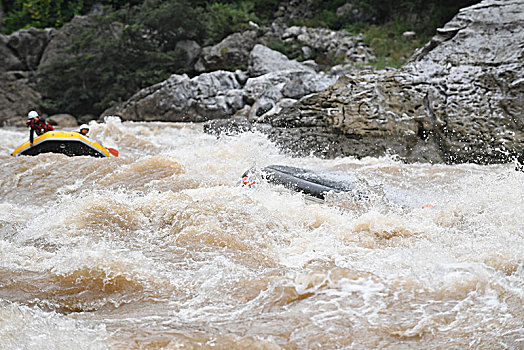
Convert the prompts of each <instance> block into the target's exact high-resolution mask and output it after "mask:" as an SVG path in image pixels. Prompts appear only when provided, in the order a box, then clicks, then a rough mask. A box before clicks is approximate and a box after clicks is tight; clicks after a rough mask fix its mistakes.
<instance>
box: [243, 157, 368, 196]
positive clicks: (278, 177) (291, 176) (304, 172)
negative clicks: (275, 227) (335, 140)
mask: <svg viewBox="0 0 524 350" xmlns="http://www.w3.org/2000/svg"><path fill="white" fill-rule="evenodd" d="M255 173H256V171H255V170H254V169H250V170H248V171H246V172H245V173H244V174H243V175H242V179H243V180H242V181H243V184H244V185H247V186H253V185H254V184H255V183H256V182H257V179H256V176H255ZM260 174H261V175H262V178H263V179H265V180H266V181H267V182H269V183H272V184H277V185H282V186H284V187H285V188H288V189H290V190H294V191H298V192H302V193H304V194H306V195H309V196H312V197H316V198H319V199H325V197H326V194H327V193H329V192H335V193H340V192H350V193H351V194H353V195H354V196H355V197H357V199H365V198H367V194H366V193H365V191H364V190H362V189H360V188H359V186H358V185H357V184H356V183H355V182H354V181H348V180H344V181H342V180H339V179H336V178H334V177H333V176H332V175H330V174H325V173H321V172H315V171H312V170H308V169H303V168H295V167H290V166H285V165H270V166H267V167H265V168H262V169H261V171H260Z"/></svg>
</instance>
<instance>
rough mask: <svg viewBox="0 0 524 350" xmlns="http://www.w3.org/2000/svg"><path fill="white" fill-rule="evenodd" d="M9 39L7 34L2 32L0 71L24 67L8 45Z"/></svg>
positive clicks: (0, 38)
mask: <svg viewBox="0 0 524 350" xmlns="http://www.w3.org/2000/svg"><path fill="white" fill-rule="evenodd" d="M8 41H9V38H8V37H7V36H5V35H3V34H0V73H1V72H7V71H12V70H21V69H23V68H24V64H23V63H22V62H21V61H20V59H19V58H18V57H17V56H16V54H15V52H14V51H13V50H12V49H11V48H9V46H8V45H7V43H8Z"/></svg>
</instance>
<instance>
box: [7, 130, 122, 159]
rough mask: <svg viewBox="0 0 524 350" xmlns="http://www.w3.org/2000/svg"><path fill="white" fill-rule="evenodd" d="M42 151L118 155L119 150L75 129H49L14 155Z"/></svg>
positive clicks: (70, 154) (30, 154) (17, 150)
mask: <svg viewBox="0 0 524 350" xmlns="http://www.w3.org/2000/svg"><path fill="white" fill-rule="evenodd" d="M40 153H61V154H65V155H67V156H70V157H73V156H91V157H100V158H102V157H118V151H117V150H115V149H112V148H105V147H103V146H102V145H101V144H99V143H98V142H96V141H93V140H90V139H89V138H88V137H85V136H83V135H81V134H80V133H78V132H74V131H48V132H46V133H45V134H43V135H40V136H38V137H37V138H36V139H34V141H33V145H31V144H30V142H29V141H27V142H25V143H23V144H21V145H20V146H18V147H17V148H16V149H15V150H14V152H13V154H12V156H14V157H18V156H20V155H22V156H36V155H38V154H40Z"/></svg>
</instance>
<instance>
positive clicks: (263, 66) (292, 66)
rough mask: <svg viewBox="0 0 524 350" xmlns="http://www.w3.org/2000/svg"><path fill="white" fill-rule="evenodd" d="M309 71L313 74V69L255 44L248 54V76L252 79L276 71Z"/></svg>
mask: <svg viewBox="0 0 524 350" xmlns="http://www.w3.org/2000/svg"><path fill="white" fill-rule="evenodd" d="M286 70H289V71H291V70H295V71H310V72H314V70H313V69H311V68H309V67H307V66H304V65H303V64H301V63H299V62H297V61H294V60H290V59H288V58H287V57H286V55H284V54H282V53H280V52H278V51H275V50H271V49H270V48H268V47H266V46H264V45H260V44H257V45H255V47H254V48H253V51H251V53H250V54H249V69H248V72H249V75H250V76H252V77H258V76H260V75H264V74H267V73H271V72H277V71H286Z"/></svg>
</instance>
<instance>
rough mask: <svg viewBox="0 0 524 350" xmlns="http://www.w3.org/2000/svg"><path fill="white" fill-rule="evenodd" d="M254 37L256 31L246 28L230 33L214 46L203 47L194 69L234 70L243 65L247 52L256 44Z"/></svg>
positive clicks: (255, 36)
mask: <svg viewBox="0 0 524 350" xmlns="http://www.w3.org/2000/svg"><path fill="white" fill-rule="evenodd" d="M256 39H257V32H256V31H254V30H248V31H245V32H243V33H234V34H231V35H229V36H228V37H226V38H225V39H224V40H222V41H221V42H220V43H218V44H216V45H215V46H210V47H204V48H203V49H202V54H201V56H200V59H199V60H198V62H197V63H196V65H195V70H196V71H197V72H206V71H210V70H216V69H219V70H220V69H222V70H223V69H229V70H234V69H235V68H236V67H239V66H242V65H245V64H246V62H247V58H248V56H249V53H250V52H251V50H252V49H253V46H255V44H256Z"/></svg>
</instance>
